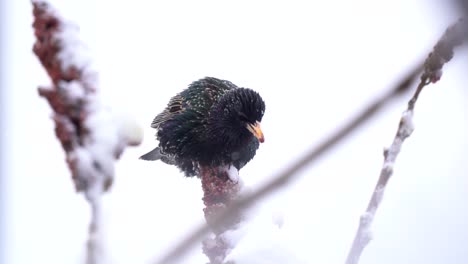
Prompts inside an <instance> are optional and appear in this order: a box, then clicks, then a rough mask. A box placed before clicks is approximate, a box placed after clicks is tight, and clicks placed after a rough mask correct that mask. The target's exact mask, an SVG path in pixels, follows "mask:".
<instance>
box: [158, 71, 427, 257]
mask: <svg viewBox="0 0 468 264" xmlns="http://www.w3.org/2000/svg"><path fill="white" fill-rule="evenodd" d="M421 65H422V63H421V64H418V66H417V67H415V68H414V69H413V70H412V71H411V72H409V73H408V74H407V76H405V78H403V79H402V80H401V81H400V82H399V83H398V84H397V85H396V86H395V87H394V88H393V89H392V90H390V91H388V92H387V93H386V94H385V95H383V96H382V97H380V98H377V99H376V100H375V101H373V102H371V103H370V104H369V105H368V106H367V107H365V108H364V109H363V110H362V111H361V112H360V113H358V114H357V115H356V116H355V117H353V118H352V119H351V120H350V121H348V123H346V124H345V125H344V126H343V127H342V128H341V129H340V130H338V131H337V132H336V133H335V134H333V135H331V136H330V137H329V138H327V139H325V140H324V141H323V142H322V143H321V144H319V145H318V146H317V147H315V148H313V149H311V150H310V151H309V152H307V153H306V154H305V155H304V156H303V157H302V158H300V159H299V160H297V161H296V162H295V163H294V164H292V165H291V166H290V167H288V168H287V169H286V170H284V171H283V172H281V173H280V174H279V175H277V176H276V177H273V180H271V181H270V182H268V183H267V184H265V185H264V186H262V187H261V188H260V189H259V190H257V191H255V192H253V193H252V194H250V195H247V196H245V197H244V198H242V199H239V200H237V201H235V202H233V203H232V204H231V205H230V206H229V207H228V208H226V209H225V210H223V211H222V212H220V213H219V214H218V215H217V216H216V217H215V218H214V219H212V221H211V222H212V223H211V224H212V225H222V223H224V222H226V221H230V220H231V219H234V218H235V217H237V216H238V215H240V213H241V212H242V211H244V210H246V209H248V208H249V207H250V206H251V205H252V204H254V203H255V202H257V201H258V200H260V199H263V198H265V197H266V196H267V195H269V194H271V193H273V192H274V191H276V190H278V189H279V188H281V187H282V186H284V185H286V184H287V183H288V182H289V181H291V180H293V179H294V178H295V177H297V175H298V174H297V172H299V171H300V170H301V169H303V168H304V167H305V166H306V165H309V164H312V163H314V162H315V161H317V159H318V158H319V157H320V156H321V155H323V154H325V153H326V152H327V151H329V150H331V149H332V148H333V147H335V146H336V145H337V144H338V143H340V142H341V141H342V140H343V139H345V138H346V137H347V136H348V135H349V134H351V132H353V131H355V130H356V129H357V128H359V127H360V126H362V125H364V124H365V122H366V121H368V120H369V119H370V118H371V117H373V116H374V115H375V114H376V113H377V112H378V111H379V110H380V109H382V108H383V107H384V106H386V105H387V104H388V103H390V102H391V100H392V99H394V98H396V97H398V96H399V95H401V94H403V93H404V92H406V91H407V90H408V89H409V87H410V85H411V84H412V83H413V82H414V81H415V80H416V78H417V77H418V76H419V74H420V72H421V70H422V66H421ZM209 230H210V229H209V227H208V226H207V225H203V226H200V227H199V228H198V229H196V230H195V231H194V232H193V233H192V234H190V235H189V236H187V238H186V239H185V240H183V241H182V242H181V243H179V244H178V245H177V246H176V247H174V248H173V249H172V250H171V251H169V252H168V254H166V255H164V256H163V257H162V258H161V259H160V260H158V261H156V262H155V263H161V264H167V263H174V262H176V261H177V259H178V258H180V257H181V256H182V255H183V254H184V253H185V252H186V251H187V250H188V249H190V247H191V246H192V245H193V244H195V243H196V242H198V241H199V240H200V239H202V238H203V236H204V235H205V234H206V233H208V232H209Z"/></svg>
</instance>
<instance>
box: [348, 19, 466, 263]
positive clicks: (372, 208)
mask: <svg viewBox="0 0 468 264" xmlns="http://www.w3.org/2000/svg"><path fill="white" fill-rule="evenodd" d="M467 23H468V22H467V21H466V20H464V19H460V20H459V21H458V22H457V23H456V24H454V25H452V26H450V27H449V28H448V29H447V30H446V31H445V33H444V35H443V36H442V38H441V39H440V40H439V41H438V42H437V44H436V45H435V46H434V49H433V51H432V52H431V53H430V54H429V56H428V57H427V59H426V61H425V62H424V71H423V74H422V76H421V79H420V82H419V85H418V87H417V89H416V91H415V93H414V95H413V97H412V98H411V99H410V100H409V102H408V107H407V109H406V110H405V111H404V112H403V114H402V117H401V119H400V123H399V125H398V129H397V133H396V135H395V138H394V139H393V142H392V144H391V145H390V147H389V148H388V149H386V150H385V151H384V163H383V166H382V169H381V171H380V176H379V179H378V181H377V184H376V185H375V188H374V192H373V193H372V197H371V199H370V201H369V204H368V205H367V209H366V211H365V212H364V214H362V215H361V218H360V221H359V227H358V229H357V231H356V235H355V237H354V241H353V244H352V246H351V249H350V251H349V254H348V257H347V259H346V264H357V263H359V258H360V257H361V254H362V252H363V250H364V248H365V247H366V245H367V244H368V243H369V242H370V240H371V225H372V222H373V220H374V216H375V213H376V211H377V209H378V208H379V205H380V203H381V201H382V197H383V195H384V192H385V188H386V186H387V182H388V180H389V179H390V177H391V176H392V174H393V166H394V164H395V160H396V158H397V156H398V154H399V153H400V150H401V146H402V145H403V142H404V141H405V139H406V138H408V137H409V136H410V135H411V133H412V132H413V130H414V127H413V122H412V118H413V113H414V107H415V105H416V102H417V100H418V97H419V94H420V93H421V91H422V90H423V88H424V87H425V86H427V85H428V84H430V83H435V82H437V81H438V80H439V79H440V77H441V76H442V67H443V65H444V64H445V63H446V62H448V61H450V60H451V59H452V57H453V53H454V48H455V47H456V46H459V45H461V44H462V43H463V42H464V41H466V38H467V36H468V25H467Z"/></svg>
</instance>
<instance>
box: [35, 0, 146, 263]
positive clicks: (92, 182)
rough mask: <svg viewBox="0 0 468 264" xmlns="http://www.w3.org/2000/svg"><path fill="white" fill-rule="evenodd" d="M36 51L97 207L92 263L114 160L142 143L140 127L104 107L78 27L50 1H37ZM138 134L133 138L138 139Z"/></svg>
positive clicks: (80, 177) (72, 158)
mask: <svg viewBox="0 0 468 264" xmlns="http://www.w3.org/2000/svg"><path fill="white" fill-rule="evenodd" d="M32 4H33V7H34V9H33V14H34V23H33V27H34V33H35V36H36V42H35V43H34V48H33V51H34V53H35V54H36V55H37V57H38V58H39V60H40V62H41V64H42V66H43V67H44V68H45V69H46V71H47V73H48V75H49V77H50V78H51V80H52V85H51V87H40V88H39V94H40V95H41V96H43V97H45V98H46V99H47V101H48V102H49V105H50V106H51V107H52V109H53V111H54V113H53V120H54V121H55V134H56V136H57V138H58V140H59V141H60V142H61V144H62V147H63V149H64V151H65V154H66V161H67V164H68V167H69V169H70V172H71V174H72V179H73V181H74V183H75V188H76V190H77V191H82V192H84V194H85V196H86V199H87V200H88V202H89V204H90V207H91V222H90V226H89V240H88V243H87V249H88V250H87V258H86V259H87V263H88V264H96V263H98V262H99V259H100V252H101V249H102V247H101V245H100V243H99V242H100V239H99V236H98V234H99V230H100V225H99V221H100V220H99V219H100V198H101V195H102V194H103V193H104V192H105V191H106V190H108V189H109V188H110V186H111V185H112V181H113V177H114V161H115V160H117V159H118V158H119V156H120V155H121V153H122V152H123V150H124V148H125V147H126V146H127V145H138V144H139V143H140V141H141V131H139V127H137V128H134V129H133V127H132V128H130V129H129V127H128V126H126V125H132V124H130V123H128V124H127V123H125V124H124V123H121V120H119V119H118V118H116V117H115V116H113V115H112V114H111V113H110V112H109V111H108V110H107V108H105V107H104V106H102V105H101V104H100V102H99V100H98V97H97V94H96V84H95V73H94V72H92V71H90V70H89V62H90V59H89V57H88V56H87V54H85V53H83V47H84V45H83V43H81V42H80V40H79V39H78V27H77V26H76V25H73V24H71V23H68V22H66V21H65V20H64V19H62V18H60V17H59V15H58V14H57V12H56V11H55V10H54V9H53V8H52V7H50V6H49V5H48V4H47V3H46V2H42V1H32ZM133 132H135V133H133ZM132 133H133V134H132Z"/></svg>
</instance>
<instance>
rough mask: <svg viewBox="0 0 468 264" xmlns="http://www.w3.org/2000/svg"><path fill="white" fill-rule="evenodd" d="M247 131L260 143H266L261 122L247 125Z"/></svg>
mask: <svg viewBox="0 0 468 264" xmlns="http://www.w3.org/2000/svg"><path fill="white" fill-rule="evenodd" d="M247 129H248V130H249V131H250V132H251V133H252V134H253V135H254V136H255V137H256V138H258V141H260V143H263V142H265V137H264V136H263V132H262V129H260V122H258V121H257V122H255V124H247Z"/></svg>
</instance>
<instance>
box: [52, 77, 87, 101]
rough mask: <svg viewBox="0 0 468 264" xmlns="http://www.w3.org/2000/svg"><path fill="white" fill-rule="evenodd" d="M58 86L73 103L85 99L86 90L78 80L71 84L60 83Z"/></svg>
mask: <svg viewBox="0 0 468 264" xmlns="http://www.w3.org/2000/svg"><path fill="white" fill-rule="evenodd" d="M58 85H59V87H60V89H63V91H64V94H65V95H66V96H67V98H68V99H69V100H70V101H71V102H76V101H78V100H82V99H84V97H85V89H84V87H83V85H82V84H81V83H80V82H78V81H76V80H73V81H71V82H65V81H60V82H59V84H58Z"/></svg>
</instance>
